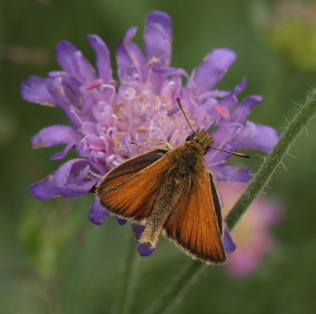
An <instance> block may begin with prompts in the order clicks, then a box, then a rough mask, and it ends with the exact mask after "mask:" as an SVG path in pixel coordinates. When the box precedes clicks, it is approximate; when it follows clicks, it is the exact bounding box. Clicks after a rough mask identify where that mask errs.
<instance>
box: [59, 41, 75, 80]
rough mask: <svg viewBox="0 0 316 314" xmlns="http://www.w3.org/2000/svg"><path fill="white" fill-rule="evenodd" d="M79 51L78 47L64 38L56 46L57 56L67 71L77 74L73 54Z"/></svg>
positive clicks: (73, 74)
mask: <svg viewBox="0 0 316 314" xmlns="http://www.w3.org/2000/svg"><path fill="white" fill-rule="evenodd" d="M76 51H78V49H77V47H76V46H75V45H74V44H72V43H70V42H69V41H66V40H63V41H61V42H60V43H59V44H58V45H57V47H56V58H57V61H58V63H59V65H60V66H61V68H62V69H64V70H65V71H66V72H67V73H69V74H71V75H72V76H76V74H77V73H76V71H75V68H74V64H73V56H74V54H75V52H76Z"/></svg>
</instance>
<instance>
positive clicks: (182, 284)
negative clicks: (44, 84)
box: [146, 261, 207, 314]
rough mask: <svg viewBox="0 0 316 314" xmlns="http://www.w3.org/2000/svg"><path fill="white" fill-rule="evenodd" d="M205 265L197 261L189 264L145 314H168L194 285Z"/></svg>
mask: <svg viewBox="0 0 316 314" xmlns="http://www.w3.org/2000/svg"><path fill="white" fill-rule="evenodd" d="M206 267H207V266H206V265H205V264H203V263H202V262H199V261H193V262H190V263H189V264H188V265H186V266H185V267H184V269H183V270H182V271H181V272H180V273H179V274H178V276H177V277H176V278H175V280H174V281H173V282H172V283H171V284H170V286H169V287H168V288H167V289H166V291H165V293H164V294H163V295H162V297H160V298H159V300H158V301H157V302H156V303H155V304H154V306H153V307H152V308H150V309H149V310H148V311H147V312H146V314H153V313H159V314H167V313H170V312H171V311H172V310H173V309H174V308H175V306H176V305H177V304H179V303H180V302H181V300H182V297H183V296H184V294H185V293H186V292H187V291H188V290H189V289H190V288H191V287H192V286H193V285H194V283H195V282H196V280H197V279H198V277H199V276H200V275H201V274H202V272H203V271H204V270H205V269H206Z"/></svg>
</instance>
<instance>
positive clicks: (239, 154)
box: [209, 145, 250, 158]
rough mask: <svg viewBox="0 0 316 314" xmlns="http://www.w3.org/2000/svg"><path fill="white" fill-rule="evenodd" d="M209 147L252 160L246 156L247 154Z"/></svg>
mask: <svg viewBox="0 0 316 314" xmlns="http://www.w3.org/2000/svg"><path fill="white" fill-rule="evenodd" d="M209 147H212V148H214V149H217V150H220V151H221V152H225V153H229V154H232V155H235V156H238V157H243V158H250V156H249V155H246V154H242V153H236V152H231V151H229V150H224V149H221V148H217V147H214V146H211V145H210V146H209Z"/></svg>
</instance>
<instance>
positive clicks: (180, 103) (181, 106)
mask: <svg viewBox="0 0 316 314" xmlns="http://www.w3.org/2000/svg"><path fill="white" fill-rule="evenodd" d="M177 102H178V104H179V107H180V109H181V111H182V113H183V115H184V117H185V119H186V120H187V122H188V125H189V127H190V128H191V130H192V131H193V133H194V134H195V131H194V130H193V128H192V126H191V124H190V122H189V120H188V118H187V116H186V114H185V112H184V109H183V105H182V102H181V100H180V98H177Z"/></svg>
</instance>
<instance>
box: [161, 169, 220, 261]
mask: <svg viewBox="0 0 316 314" xmlns="http://www.w3.org/2000/svg"><path fill="white" fill-rule="evenodd" d="M210 179H211V180H210ZM222 223H223V222H222V216H221V209H220V206H219V200H218V196H217V193H216V190H215V186H214V183H213V180H212V178H211V177H210V173H209V172H208V170H207V169H206V168H205V169H204V170H203V172H202V173H201V174H199V175H196V176H194V178H192V179H191V186H190V187H189V190H188V191H184V192H183V197H182V198H181V200H180V202H179V204H178V205H177V206H176V208H175V209H174V211H173V212H172V213H171V214H170V216H169V217H168V219H167V220H166V222H165V224H164V232H165V235H166V236H167V237H169V238H171V239H172V240H174V241H175V242H176V243H177V244H178V245H179V246H180V247H181V248H182V249H183V250H184V251H185V252H186V253H188V254H189V255H191V256H192V257H193V258H196V259H200V260H203V261H205V262H206V263H208V264H223V263H224V262H225V261H226V254H225V250H224V247H223V242H222V230H223V227H222Z"/></svg>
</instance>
